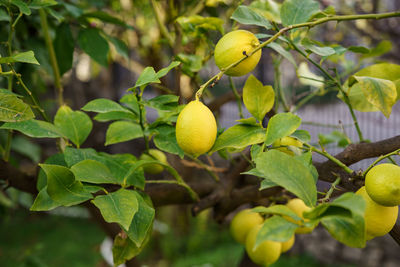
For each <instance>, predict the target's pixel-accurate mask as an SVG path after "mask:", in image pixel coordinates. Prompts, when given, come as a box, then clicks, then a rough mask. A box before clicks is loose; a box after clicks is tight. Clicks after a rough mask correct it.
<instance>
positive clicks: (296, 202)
mask: <svg viewBox="0 0 400 267" xmlns="http://www.w3.org/2000/svg"><path fill="white" fill-rule="evenodd" d="M286 206H287V207H288V208H289V209H291V210H292V211H293V212H294V213H296V215H297V216H299V217H300V218H301V219H302V220H303V221H304V222H308V221H309V220H308V219H304V217H303V212H305V211H309V210H311V208H310V207H308V206H307V205H306V204H305V203H304V201H303V200H301V199H300V198H293V199H291V200H289V201H288V203H287V204H286ZM286 219H287V220H288V221H291V222H293V223H296V224H298V225H301V224H302V222H301V221H295V220H293V219H292V218H290V217H287V218H286ZM315 227H316V226H313V227H306V226H301V227H299V228H297V229H296V232H295V233H296V234H308V233H311V232H312V231H313V230H314V228H315Z"/></svg>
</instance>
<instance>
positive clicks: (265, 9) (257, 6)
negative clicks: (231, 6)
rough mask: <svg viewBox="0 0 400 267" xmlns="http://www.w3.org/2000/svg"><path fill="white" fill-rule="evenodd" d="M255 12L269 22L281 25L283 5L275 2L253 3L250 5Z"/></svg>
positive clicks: (263, 0) (271, 0)
mask: <svg viewBox="0 0 400 267" xmlns="http://www.w3.org/2000/svg"><path fill="white" fill-rule="evenodd" d="M249 7H250V8H252V9H253V10H254V11H256V12H258V13H260V14H261V15H263V16H264V17H266V18H267V19H268V20H270V21H273V22H276V23H278V24H281V22H282V21H281V14H280V13H281V12H280V10H281V4H280V3H277V2H275V1H274V0H266V1H265V0H259V1H253V2H251V4H250V5H249Z"/></svg>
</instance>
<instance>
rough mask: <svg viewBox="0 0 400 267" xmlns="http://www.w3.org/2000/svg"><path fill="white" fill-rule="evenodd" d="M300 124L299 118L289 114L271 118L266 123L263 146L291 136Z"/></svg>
mask: <svg viewBox="0 0 400 267" xmlns="http://www.w3.org/2000/svg"><path fill="white" fill-rule="evenodd" d="M300 124H301V118H300V117H298V116H296V115H294V114H292V113H290V112H288V113H278V114H276V115H274V116H272V118H271V119H270V120H269V122H268V126H267V137H266V140H265V144H266V145H271V144H272V143H273V142H274V141H275V140H278V139H279V138H282V137H285V136H288V135H291V134H292V133H294V131H295V130H296V129H297V128H298V127H299V126H300Z"/></svg>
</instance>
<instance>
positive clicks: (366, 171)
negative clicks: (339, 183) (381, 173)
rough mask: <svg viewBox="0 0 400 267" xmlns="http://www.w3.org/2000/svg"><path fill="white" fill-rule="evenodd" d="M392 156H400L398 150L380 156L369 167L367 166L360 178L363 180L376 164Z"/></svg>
mask: <svg viewBox="0 0 400 267" xmlns="http://www.w3.org/2000/svg"><path fill="white" fill-rule="evenodd" d="M393 155H400V148H399V149H397V150H395V151H393V152H390V153H388V154H385V155H382V156H380V157H379V158H378V159H377V160H375V161H374V162H373V163H372V164H371V165H369V167H368V168H367V169H366V170H365V171H364V172H363V174H362V176H363V177H364V178H365V175H366V174H367V173H368V172H369V170H371V169H372V167H374V166H375V165H376V164H377V163H378V162H380V161H381V160H383V159H385V158H390V156H393Z"/></svg>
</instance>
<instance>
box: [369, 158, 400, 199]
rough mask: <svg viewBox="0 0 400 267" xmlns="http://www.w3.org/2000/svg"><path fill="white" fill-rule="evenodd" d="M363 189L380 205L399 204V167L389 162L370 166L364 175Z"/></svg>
mask: <svg viewBox="0 0 400 267" xmlns="http://www.w3.org/2000/svg"><path fill="white" fill-rule="evenodd" d="M365 189H366V190H367V193H368V195H369V196H370V198H372V200H373V201H375V202H376V203H378V204H380V205H383V206H398V205H400V167H399V166H397V165H394V164H390V163H383V164H379V165H376V166H374V167H372V168H371V170H369V172H368V173H367V175H366V176H365Z"/></svg>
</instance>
